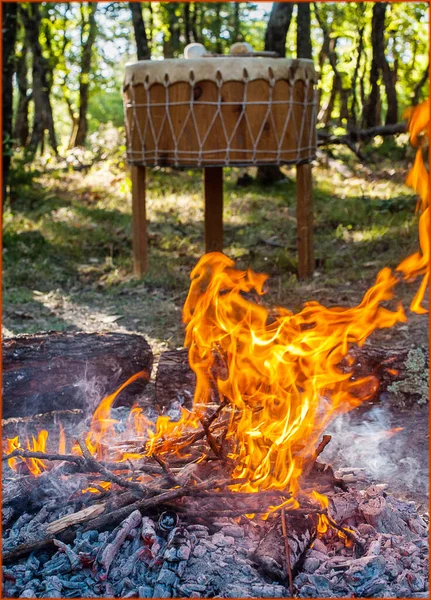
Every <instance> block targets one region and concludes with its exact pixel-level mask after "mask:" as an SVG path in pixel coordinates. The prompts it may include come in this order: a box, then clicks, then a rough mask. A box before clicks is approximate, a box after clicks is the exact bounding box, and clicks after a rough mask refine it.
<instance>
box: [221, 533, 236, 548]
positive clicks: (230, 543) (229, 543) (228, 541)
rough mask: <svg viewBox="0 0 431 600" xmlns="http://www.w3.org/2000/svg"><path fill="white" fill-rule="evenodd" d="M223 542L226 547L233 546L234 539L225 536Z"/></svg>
mask: <svg viewBox="0 0 431 600" xmlns="http://www.w3.org/2000/svg"><path fill="white" fill-rule="evenodd" d="M223 542H224V544H225V545H226V546H233V544H234V543H235V539H234V538H233V537H232V536H230V535H226V536H225V537H224V539H223Z"/></svg>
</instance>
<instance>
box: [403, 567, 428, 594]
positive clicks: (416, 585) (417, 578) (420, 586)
mask: <svg viewBox="0 0 431 600" xmlns="http://www.w3.org/2000/svg"><path fill="white" fill-rule="evenodd" d="M406 579H407V583H408V584H409V586H410V589H411V590H412V592H423V591H425V579H424V577H422V575H420V574H419V573H415V572H413V571H410V572H409V573H407V575H406Z"/></svg>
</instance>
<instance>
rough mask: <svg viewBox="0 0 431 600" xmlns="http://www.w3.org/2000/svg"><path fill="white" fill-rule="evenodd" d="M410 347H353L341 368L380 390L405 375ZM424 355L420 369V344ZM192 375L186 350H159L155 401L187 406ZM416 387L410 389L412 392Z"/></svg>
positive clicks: (427, 362)
mask: <svg viewBox="0 0 431 600" xmlns="http://www.w3.org/2000/svg"><path fill="white" fill-rule="evenodd" d="M410 350H411V348H401V347H398V348H397V347H395V348H386V347H383V346H375V345H371V344H370V345H365V346H363V347H361V348H360V347H353V348H352V349H351V351H350V356H351V357H352V358H353V360H354V362H353V364H352V365H348V364H347V361H346V362H345V364H343V363H344V361H343V363H342V364H340V369H342V370H343V371H349V372H350V371H351V373H352V375H353V376H354V377H355V378H356V379H358V378H361V377H367V376H369V375H374V376H375V377H376V378H377V379H378V381H379V389H378V391H377V393H379V392H383V391H385V390H386V389H387V387H388V386H389V385H391V384H392V383H394V382H396V381H403V380H404V379H406V377H408V371H407V367H406V361H407V360H408V356H409V352H410ZM421 350H422V352H423V354H424V359H425V367H424V371H426V370H428V365H429V352H428V349H424V348H421ZM195 381H196V378H195V375H194V373H193V371H192V370H191V368H190V366H189V361H188V350H187V349H181V350H169V351H167V352H164V353H162V355H161V357H160V362H159V368H158V371H157V375H156V382H155V386H156V402H157V404H158V405H160V406H164V407H170V406H171V405H172V403H174V402H178V400H179V398H181V397H182V398H183V399H184V400H185V405H186V406H187V407H189V406H190V398H193V395H194V392H195ZM416 393H418V390H413V389H412V395H414V394H416Z"/></svg>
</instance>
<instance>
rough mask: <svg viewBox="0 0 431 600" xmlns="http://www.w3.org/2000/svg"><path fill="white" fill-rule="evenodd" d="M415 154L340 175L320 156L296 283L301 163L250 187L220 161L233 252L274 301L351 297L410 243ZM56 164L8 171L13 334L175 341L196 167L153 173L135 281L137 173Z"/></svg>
mask: <svg viewBox="0 0 431 600" xmlns="http://www.w3.org/2000/svg"><path fill="white" fill-rule="evenodd" d="M396 150H397V151H399V148H396ZM376 152H377V151H376ZM411 158H412V157H411V156H410V154H409V153H407V156H406V157H405V158H404V159H403V160H398V161H397V162H395V161H393V160H390V159H389V158H382V157H381V156H378V157H377V159H376V157H375V156H371V157H370V161H369V164H368V165H366V166H363V165H360V164H359V163H357V162H354V163H350V164H349V165H348V166H347V167H346V165H345V164H344V163H342V162H341V161H338V160H337V161H335V166H336V167H337V165H338V167H339V170H340V171H341V172H338V167H337V170H335V169H334V161H333V160H332V161H331V164H330V165H327V166H325V164H324V162H322V161H319V165H317V166H316V167H315V168H314V171H313V172H314V180H315V182H314V202H315V253H316V261H317V263H316V264H317V269H316V273H315V275H314V277H313V279H312V280H311V281H309V282H306V283H300V282H298V281H297V278H296V268H297V257H296V220H295V203H296V201H295V170H294V168H286V169H284V172H285V173H286V175H287V179H286V180H285V181H282V182H280V183H277V184H274V185H273V186H271V187H262V186H260V185H259V184H257V183H255V184H253V185H252V186H250V187H245V188H244V187H238V186H237V185H236V180H237V177H238V175H239V174H241V173H243V171H241V170H239V169H235V170H232V169H225V211H224V220H225V230H224V235H225V252H226V254H227V255H229V256H230V257H232V258H233V259H235V260H236V261H237V264H238V265H239V266H240V267H248V266H249V267H251V268H253V269H255V270H257V271H265V272H267V273H268V274H269V275H270V276H271V278H270V281H269V286H268V294H267V297H266V299H265V301H266V302H267V303H268V304H269V305H274V304H278V305H280V304H281V305H284V306H288V307H289V308H291V309H293V310H296V309H298V308H299V307H300V306H301V304H302V303H303V302H305V301H307V300H312V299H317V300H320V301H322V302H323V303H325V304H327V305H333V304H345V305H351V304H353V303H354V302H355V301H357V300H358V299H359V298H360V297H361V296H362V294H363V293H364V291H365V290H366V289H367V287H368V286H369V284H370V283H371V282H372V281H373V279H374V277H375V275H376V274H377V272H378V270H379V269H380V268H382V267H383V266H385V265H389V266H391V267H395V266H396V265H397V264H398V262H399V261H400V260H401V259H402V258H403V257H404V256H406V255H408V254H409V253H411V252H413V251H415V250H416V247H417V217H416V216H415V214H414V208H415V202H416V199H415V197H414V195H413V193H412V191H411V190H410V189H409V188H407V187H405V186H404V184H403V181H404V178H405V174H406V173H407V170H408V167H409V164H410V162H411ZM376 164H377V165H379V167H378V170H377V169H376V166H375V165H376ZM49 169H50V172H47V171H48V167H46V168H43V169H41V175H40V176H38V177H36V178H35V179H34V180H33V181H32V180H31V178H30V177H29V176H27V178H28V181H27V180H25V177H24V176H21V179H20V175H19V173H18V174H15V176H14V177H15V179H16V183H15V184H14V186H15V187H14V189H15V190H16V191H15V196H16V198H15V199H14V201H13V204H12V208H10V207H7V208H6V212H5V217H4V303H3V306H4V320H3V324H4V326H5V331H6V333H9V334H16V333H19V332H35V331H39V330H49V329H55V330H70V331H73V330H82V331H106V330H123V331H139V332H142V333H143V334H145V336H146V337H147V339H148V340H149V341H150V342H151V343H152V345H153V347H154V348H155V349H156V350H158V349H161V348H163V347H166V346H168V347H175V346H180V345H181V344H182V337H183V333H182V331H183V330H182V325H181V308H182V304H183V302H184V299H185V297H186V294H187V289H188V281H189V273H190V270H191V269H192V267H193V266H194V265H195V263H196V262H197V260H198V258H199V256H200V255H201V254H202V252H203V248H204V245H203V185H202V173H201V171H198V170H195V171H193V170H184V171H172V170H169V169H156V170H153V171H148V218H149V244H150V247H149V250H150V268H149V272H148V274H147V275H146V276H145V278H144V279H143V280H140V281H139V280H136V279H134V278H133V276H132V249H131V243H132V242H131V202H130V180H129V179H128V177H127V171H126V170H125V169H124V166H123V164H122V158H121V157H120V158H118V157H117V158H115V159H112V158H111V159H109V160H106V161H104V162H100V163H97V164H95V165H94V166H93V167H92V168H91V169H90V170H89V171H88V172H86V173H85V172H82V171H78V172H77V171H58V170H55V169H54V168H53V167H52V166H51V165H50V166H49ZM249 173H250V174H251V175H254V170H253V169H250V170H249ZM402 293H403V294H404V293H408V292H406V291H403V292H402Z"/></svg>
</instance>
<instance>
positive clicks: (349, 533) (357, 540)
mask: <svg viewBox="0 0 431 600" xmlns="http://www.w3.org/2000/svg"><path fill="white" fill-rule="evenodd" d="M322 514H323V515H325V516H326V518H327V519H328V523H329V524H330V525H331V527H333V528H334V529H336V530H337V531H340V532H341V533H343V534H344V535H345V536H346V538H347V539H349V540H350V541H351V542H353V543H355V544H357V545H358V546H359V547H360V548H362V549H363V547H364V544H363V541H362V540H361V539H360V538H358V536H357V535H356V534H355V533H354V532H353V531H352V530H351V529H347V528H345V527H343V526H342V525H338V523H336V522H335V521H334V519H333V518H332V517H331V516H329V514H328V511H327V510H324V511H322Z"/></svg>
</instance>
